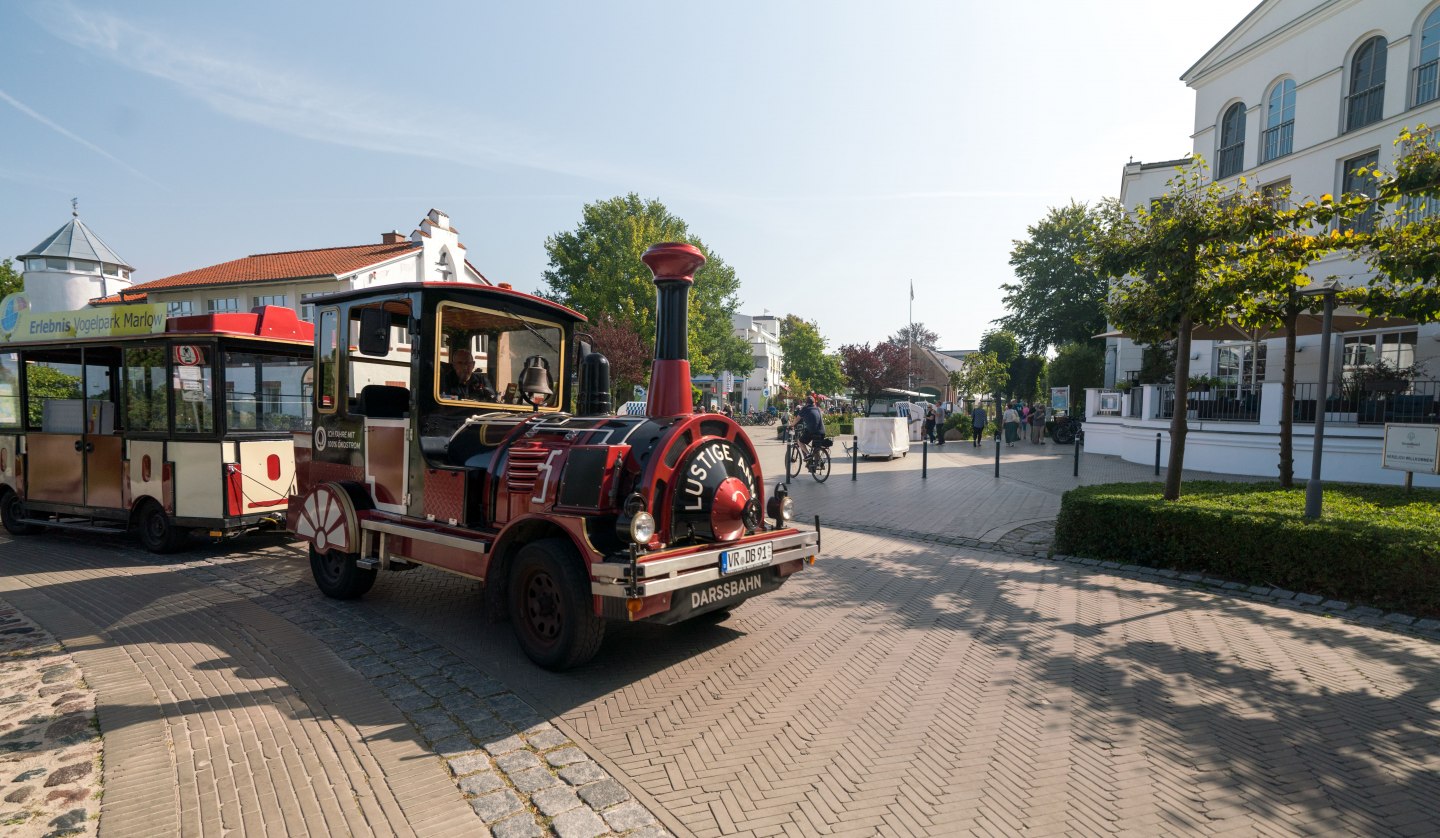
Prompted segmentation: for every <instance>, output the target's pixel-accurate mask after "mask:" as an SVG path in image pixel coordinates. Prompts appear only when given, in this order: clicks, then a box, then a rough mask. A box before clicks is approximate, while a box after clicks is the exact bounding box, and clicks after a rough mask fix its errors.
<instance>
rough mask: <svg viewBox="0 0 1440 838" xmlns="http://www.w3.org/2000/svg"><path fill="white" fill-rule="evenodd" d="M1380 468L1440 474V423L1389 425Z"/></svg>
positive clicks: (1387, 424) (1386, 430) (1388, 423)
mask: <svg viewBox="0 0 1440 838" xmlns="http://www.w3.org/2000/svg"><path fill="white" fill-rule="evenodd" d="M1380 467H1381V468H1389V469H1396V470H1398V471H1418V472H1420V473H1421V474H1440V425H1398V424H1395V423H1390V422H1387V423H1386V424H1385V445H1384V447H1383V448H1382V449H1381V453H1380Z"/></svg>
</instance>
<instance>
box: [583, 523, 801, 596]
mask: <svg viewBox="0 0 1440 838" xmlns="http://www.w3.org/2000/svg"><path fill="white" fill-rule="evenodd" d="M766 541H769V542H770V544H771V545H772V548H771V549H772V550H773V554H772V556H773V557H772V559H771V562H770V565H769V567H770V568H774V567H777V566H779V565H782V564H785V563H787V562H793V561H796V560H803V559H811V558H814V557H816V556H817V554H818V553H819V545H820V534H819V533H816V532H800V531H798V530H797V531H794V532H791V533H789V534H787V535H782V536H779V537H778V538H772V539H764V538H760V539H754V540H746V541H741V542H736V543H735V544H727V545H726V546H725V547H723V548H720V549H715V550H704V551H701V552H698V553H687V554H685V555H682V556H676V557H674V558H670V559H652V560H650V561H641V562H637V563H636V564H635V566H634V570H635V573H634V576H633V577H632V575H631V565H630V564H628V563H626V564H621V563H619V562H606V563H603V564H594V565H591V566H590V574H591V582H590V592H591V593H593V594H594V595H595V596H601V597H620V598H626V599H633V598H637V597H638V598H644V597H649V596H654V595H655V594H664V593H674V592H676V591H683V590H686V589H688V588H695V587H699V586H701V585H708V584H710V583H714V582H719V581H721V579H722V578H723V579H725V580H727V581H728V580H729V579H731V578H741V577H744V576H747V575H749V574H747V573H739V574H735V576H734V577H729V576H726V577H722V576H721V574H720V554H721V553H723V552H725V551H726V550H733V549H735V548H736V547H742V546H743V547H748V546H751V545H754V544H762V543H764V542H766Z"/></svg>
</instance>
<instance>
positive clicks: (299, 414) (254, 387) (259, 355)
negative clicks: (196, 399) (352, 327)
mask: <svg viewBox="0 0 1440 838" xmlns="http://www.w3.org/2000/svg"><path fill="white" fill-rule="evenodd" d="M309 367H310V362H309V359H308V358H298V357H296V356H294V355H293V354H284V353H279V352H226V353H225V404H226V411H225V423H226V429H227V430H230V431H293V430H300V429H304V428H307V427H309V425H310V415H309V413H310V411H309V407H310V405H309V404H308V403H307V401H306V398H305V395H304V389H303V385H304V381H305V373H306V371H307V370H308V369H309Z"/></svg>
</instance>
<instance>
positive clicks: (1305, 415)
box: [1292, 379, 1440, 425]
mask: <svg viewBox="0 0 1440 838" xmlns="http://www.w3.org/2000/svg"><path fill="white" fill-rule="evenodd" d="M1384 383H1385V384H1386V385H1390V386H1386V387H1380V388H1377V387H1374V386H1372V387H1370V388H1367V389H1363V390H1357V389H1354V388H1351V387H1346V386H1342V387H1341V388H1340V390H1339V392H1337V393H1333V394H1331V395H1329V396H1327V397H1326V399H1325V421H1326V422H1327V423H1341V424H1354V425H1383V424H1384V423H1386V422H1407V423H1412V424H1432V425H1433V424H1440V381H1437V380H1435V379H1419V380H1416V381H1398V382H1384ZM1316 387H1317V385H1315V384H1296V385H1295V408H1294V411H1293V413H1292V416H1293V417H1294V419H1295V421H1296V422H1314V421H1315V408H1316V404H1315V403H1316V398H1315V395H1316Z"/></svg>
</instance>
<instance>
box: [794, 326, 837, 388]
mask: <svg viewBox="0 0 1440 838" xmlns="http://www.w3.org/2000/svg"><path fill="white" fill-rule="evenodd" d="M825 343H826V341H825V338H824V337H823V336H822V335H821V334H820V327H819V325H818V324H816V323H815V322H814V321H811V320H804V319H802V318H800V317H798V316H797V315H794V314H787V315H785V319H784V320H782V321H780V350H781V352H782V353H783V359H782V361H781V369H782V371H783V372H784V373H785V374H786V375H787V376H788V375H790V374H792V373H793V374H794V376H795V380H796V382H797V383H798V384H799V385H800V387H801V389H802V390H805V391H811V390H813V391H815V392H819V393H827V394H833V393H835V392H838V391H839V390H840V388H841V387H843V386H844V385H845V373H844V371H843V370H841V368H840V359H839V358H838V357H836V356H834V355H830V354H826V352H825Z"/></svg>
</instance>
